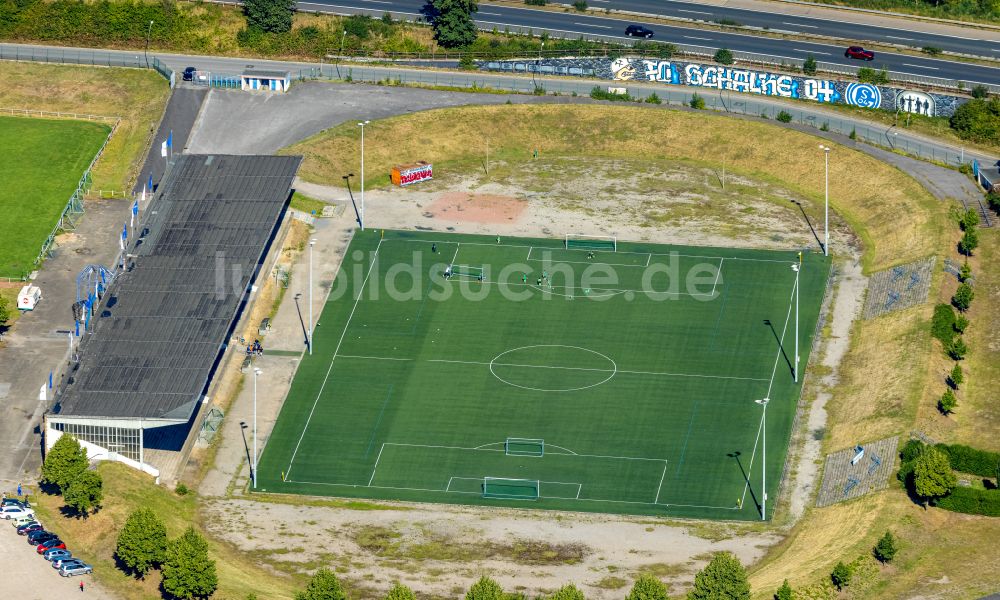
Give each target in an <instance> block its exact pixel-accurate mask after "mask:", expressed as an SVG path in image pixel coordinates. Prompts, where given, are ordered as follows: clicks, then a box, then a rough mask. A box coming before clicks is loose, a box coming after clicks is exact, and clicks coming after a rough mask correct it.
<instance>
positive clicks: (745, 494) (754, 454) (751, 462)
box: [740, 413, 766, 506]
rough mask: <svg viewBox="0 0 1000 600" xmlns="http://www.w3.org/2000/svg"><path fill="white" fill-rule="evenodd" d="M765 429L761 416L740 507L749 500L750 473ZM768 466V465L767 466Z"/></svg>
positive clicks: (762, 416)
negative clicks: (761, 433) (762, 431)
mask: <svg viewBox="0 0 1000 600" xmlns="http://www.w3.org/2000/svg"><path fill="white" fill-rule="evenodd" d="M763 428H764V414H763V413H761V415H760V424H758V425H757V438H756V439H755V440H754V441H753V452H751V453H750V464H749V465H747V477H746V479H745V480H744V481H743V495H742V496H740V506H743V501H744V500H746V498H747V488H749V487H750V473H751V471H752V470H753V459H754V457H755V456H757V442H759V441H760V432H761V430H762V429H763ZM765 466H766V465H765Z"/></svg>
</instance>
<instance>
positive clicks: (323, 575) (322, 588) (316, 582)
mask: <svg viewBox="0 0 1000 600" xmlns="http://www.w3.org/2000/svg"><path fill="white" fill-rule="evenodd" d="M397 586H398V584H397ZM397 586H393V588H392V589H391V590H389V593H390V594H392V593H393V592H394V591H396V587H397ZM398 587H403V586H398ZM403 589H404V590H406V591H408V592H410V590H409V588H403ZM396 593H400V592H398V591H397V592H396ZM410 596H411V597H412V596H413V592H410ZM386 597H387V598H388V597H389V596H386ZM346 598H347V593H346V592H344V588H343V587H341V585H340V580H339V579H337V576H336V575H334V574H333V571H331V570H330V569H327V568H326V567H323V568H322V569H320V570H318V571H316V574H315V575H313V576H312V579H310V580H309V585H307V586H306V589H305V591H302V592H299V593H297V594H295V600H345V599H346Z"/></svg>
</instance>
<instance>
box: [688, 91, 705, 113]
mask: <svg viewBox="0 0 1000 600" xmlns="http://www.w3.org/2000/svg"><path fill="white" fill-rule="evenodd" d="M688 104H690V105H691V108H694V109H697V110H704V109H705V99H704V98H702V97H701V96H699V95H698V94H695V95H693V96H691V100H690V101H689V102H688Z"/></svg>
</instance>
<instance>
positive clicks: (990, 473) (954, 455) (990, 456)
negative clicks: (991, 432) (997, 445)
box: [937, 444, 1000, 477]
mask: <svg viewBox="0 0 1000 600" xmlns="http://www.w3.org/2000/svg"><path fill="white" fill-rule="evenodd" d="M937 448H938V449H940V450H941V451H943V452H944V453H945V454H947V455H948V462H949V463H950V464H951V468H952V469H954V470H956V471H959V472H961V473H968V474H970V475H978V476H979V477H996V476H997V468H998V467H1000V453H998V452H989V451H987V450H980V449H978V448H972V447H970V446H963V445H962V444H951V445H948V444H938V445H937Z"/></svg>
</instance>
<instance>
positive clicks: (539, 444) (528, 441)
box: [503, 437, 545, 456]
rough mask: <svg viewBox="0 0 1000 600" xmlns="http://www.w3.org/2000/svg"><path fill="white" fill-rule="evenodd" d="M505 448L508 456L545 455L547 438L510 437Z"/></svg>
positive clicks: (505, 443)
mask: <svg viewBox="0 0 1000 600" xmlns="http://www.w3.org/2000/svg"><path fill="white" fill-rule="evenodd" d="M503 450H504V453H505V454H507V456H545V440H541V439H532V438H513V437H509V438H507V440H506V441H504V443H503Z"/></svg>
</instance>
